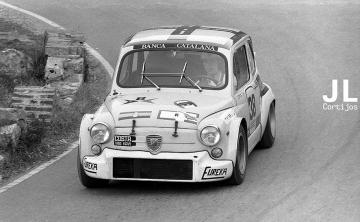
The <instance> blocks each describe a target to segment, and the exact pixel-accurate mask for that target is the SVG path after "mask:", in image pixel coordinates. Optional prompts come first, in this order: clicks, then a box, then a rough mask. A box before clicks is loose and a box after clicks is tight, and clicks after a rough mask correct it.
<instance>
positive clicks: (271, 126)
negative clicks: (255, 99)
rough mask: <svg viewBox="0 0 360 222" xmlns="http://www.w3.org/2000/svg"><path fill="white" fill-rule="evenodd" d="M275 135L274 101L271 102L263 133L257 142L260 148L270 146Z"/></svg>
mask: <svg viewBox="0 0 360 222" xmlns="http://www.w3.org/2000/svg"><path fill="white" fill-rule="evenodd" d="M275 135H276V117H275V103H274V102H272V103H271V105H270V109H269V115H268V119H267V123H266V127H265V131H264V134H263V136H262V138H261V140H260V142H259V146H258V147H259V148H260V149H267V148H271V147H272V145H273V144H274V141H275Z"/></svg>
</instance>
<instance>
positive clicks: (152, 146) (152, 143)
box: [146, 135, 162, 154]
mask: <svg viewBox="0 0 360 222" xmlns="http://www.w3.org/2000/svg"><path fill="white" fill-rule="evenodd" d="M161 143H162V138H161V136H159V135H148V136H146V144H147V146H148V148H149V150H150V152H151V153H153V154H154V153H157V152H158V151H159V150H160V147H161Z"/></svg>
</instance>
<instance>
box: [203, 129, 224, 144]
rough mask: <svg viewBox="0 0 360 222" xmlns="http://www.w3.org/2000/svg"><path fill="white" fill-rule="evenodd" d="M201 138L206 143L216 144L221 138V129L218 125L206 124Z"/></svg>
mask: <svg viewBox="0 0 360 222" xmlns="http://www.w3.org/2000/svg"><path fill="white" fill-rule="evenodd" d="M200 138H201V140H202V142H203V144H204V145H206V146H215V145H216V144H218V143H219V141H220V138H221V135H220V130H219V128H217V127H216V126H206V127H204V128H203V129H202V130H201V132H200Z"/></svg>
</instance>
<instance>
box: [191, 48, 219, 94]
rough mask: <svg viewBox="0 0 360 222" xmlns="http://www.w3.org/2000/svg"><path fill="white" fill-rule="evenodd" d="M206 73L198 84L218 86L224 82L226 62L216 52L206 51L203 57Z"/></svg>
mask: <svg viewBox="0 0 360 222" xmlns="http://www.w3.org/2000/svg"><path fill="white" fill-rule="evenodd" d="M202 61H203V64H204V68H205V71H206V73H204V74H203V75H202V76H201V77H200V79H199V81H198V82H197V84H199V86H201V87H218V86H221V85H223V84H224V80H225V78H224V77H225V70H224V69H225V64H224V63H223V62H222V60H220V59H219V56H218V55H216V54H211V53H206V54H205V56H204V57H203V58H202Z"/></svg>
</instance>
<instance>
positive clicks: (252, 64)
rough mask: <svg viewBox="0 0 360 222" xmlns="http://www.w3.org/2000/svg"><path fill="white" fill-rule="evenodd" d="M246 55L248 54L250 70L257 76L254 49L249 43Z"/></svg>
mask: <svg viewBox="0 0 360 222" xmlns="http://www.w3.org/2000/svg"><path fill="white" fill-rule="evenodd" d="M246 54H247V59H248V61H249V70H250V73H251V75H254V74H255V62H254V57H253V55H254V54H253V52H252V49H251V48H250V46H249V43H246Z"/></svg>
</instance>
